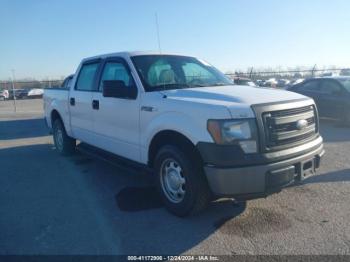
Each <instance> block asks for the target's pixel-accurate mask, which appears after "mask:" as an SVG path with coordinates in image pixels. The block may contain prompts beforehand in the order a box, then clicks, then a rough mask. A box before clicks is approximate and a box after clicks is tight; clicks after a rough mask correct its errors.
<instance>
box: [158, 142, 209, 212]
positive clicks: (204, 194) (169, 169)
mask: <svg viewBox="0 0 350 262" xmlns="http://www.w3.org/2000/svg"><path fill="white" fill-rule="evenodd" d="M154 164H155V172H156V182H157V188H158V191H159V193H160V195H161V198H162V200H163V203H164V204H165V207H166V208H167V210H168V211H169V212H171V213H172V214H174V215H176V216H179V217H184V216H188V215H194V214H197V213H199V212H200V211H202V210H203V209H205V208H206V206H207V204H208V203H209V200H210V190H209V187H208V183H207V180H206V177H205V175H204V172H203V169H202V166H201V165H200V163H199V161H198V159H196V158H195V157H194V154H190V153H185V152H183V151H182V150H181V149H179V148H178V147H176V146H173V145H165V146H163V147H162V148H161V149H160V150H159V151H158V153H157V155H156V157H155V162H154Z"/></svg>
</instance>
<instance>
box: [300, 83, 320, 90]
mask: <svg viewBox="0 0 350 262" xmlns="http://www.w3.org/2000/svg"><path fill="white" fill-rule="evenodd" d="M299 90H300V91H312V92H319V91H320V88H319V85H318V82H317V81H308V82H305V83H304V84H302V85H301V86H300V87H299Z"/></svg>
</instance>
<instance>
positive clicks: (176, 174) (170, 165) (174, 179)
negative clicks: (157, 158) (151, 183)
mask: <svg viewBox="0 0 350 262" xmlns="http://www.w3.org/2000/svg"><path fill="white" fill-rule="evenodd" d="M160 172H161V174H160V182H161V187H162V190H163V192H164V195H165V196H166V197H167V199H168V200H169V201H171V202H173V203H180V202H181V201H182V200H183V199H184V197H185V194H186V189H185V184H186V179H185V177H184V176H183V171H182V168H181V166H180V165H179V163H178V162H177V161H176V160H174V159H171V158H168V159H165V160H164V161H163V163H162V165H161V168H160Z"/></svg>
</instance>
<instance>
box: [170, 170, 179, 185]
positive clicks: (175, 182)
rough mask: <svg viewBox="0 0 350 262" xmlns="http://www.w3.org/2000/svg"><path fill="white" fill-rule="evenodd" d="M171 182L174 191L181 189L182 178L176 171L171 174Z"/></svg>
mask: <svg viewBox="0 0 350 262" xmlns="http://www.w3.org/2000/svg"><path fill="white" fill-rule="evenodd" d="M169 182H170V186H171V188H173V189H178V188H179V187H180V178H179V175H178V174H177V172H176V171H170V172H169Z"/></svg>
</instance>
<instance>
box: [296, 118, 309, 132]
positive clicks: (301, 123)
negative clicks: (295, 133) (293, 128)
mask: <svg viewBox="0 0 350 262" xmlns="http://www.w3.org/2000/svg"><path fill="white" fill-rule="evenodd" d="M307 126H308V122H307V121H306V120H305V119H302V120H298V122H297V128H298V129H299V130H303V129H304V128H306V127H307Z"/></svg>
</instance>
